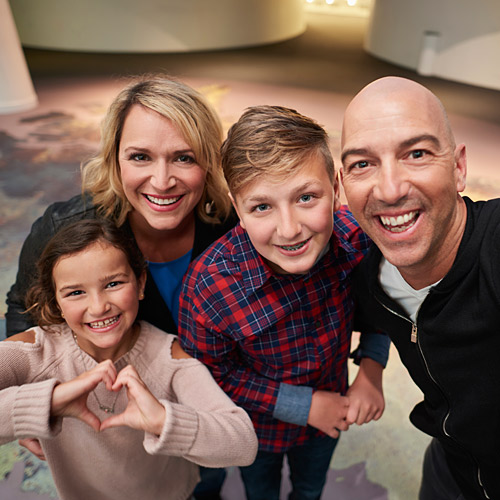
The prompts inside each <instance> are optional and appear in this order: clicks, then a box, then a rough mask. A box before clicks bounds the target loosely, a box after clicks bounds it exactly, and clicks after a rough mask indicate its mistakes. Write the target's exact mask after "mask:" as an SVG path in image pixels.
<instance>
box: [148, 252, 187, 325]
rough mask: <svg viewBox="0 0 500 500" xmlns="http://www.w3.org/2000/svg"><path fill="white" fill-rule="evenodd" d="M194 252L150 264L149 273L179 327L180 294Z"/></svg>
mask: <svg viewBox="0 0 500 500" xmlns="http://www.w3.org/2000/svg"><path fill="white" fill-rule="evenodd" d="M191 253H192V250H189V252H188V253H186V254H184V255H183V256H182V257H179V258H178V259H175V260H172V261H170V262H148V267H149V271H150V272H151V276H153V279H154V280H155V283H156V286H157V287H158V290H159V291H160V294H161V296H162V298H163V300H164V301H165V304H167V307H168V308H169V309H170V312H171V313H172V318H173V319H174V321H175V324H176V325H177V326H178V325H179V294H180V292H181V285H182V278H183V277H184V275H185V274H186V271H187V269H188V267H189V263H190V262H191Z"/></svg>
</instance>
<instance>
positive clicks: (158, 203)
mask: <svg viewBox="0 0 500 500" xmlns="http://www.w3.org/2000/svg"><path fill="white" fill-rule="evenodd" d="M118 161H119V164H120V173H121V178H122V185H123V190H124V192H125V196H126V197H127V200H128V201H129V202H130V204H131V205H132V208H133V210H132V212H131V214H130V217H131V221H132V222H133V223H134V224H135V225H136V226H139V227H142V228H143V229H144V230H148V229H155V230H157V231H171V230H175V229H177V228H178V227H180V226H182V224H183V223H184V222H185V221H186V219H189V218H191V217H193V212H194V209H195V207H196V205H197V204H198V202H199V201H200V199H201V196H202V194H203V189H204V187H205V177H206V174H205V171H204V170H203V168H201V167H200V166H199V165H198V163H197V159H196V157H195V155H194V152H193V150H192V149H191V146H190V145H189V144H188V143H187V142H186V141H185V139H184V137H183V136H182V134H181V133H180V131H179V130H178V128H177V127H176V126H175V124H174V123H172V122H171V121H170V120H168V119H167V118H165V117H163V116H162V115H160V114H159V113H156V112H155V111H152V110H150V109H147V108H145V107H143V106H141V105H139V104H135V105H134V106H132V107H131V108H130V111H129V113H128V115H127V117H126V118H125V122H124V124H123V131H122V136H121V140H120V147H119V150H118Z"/></svg>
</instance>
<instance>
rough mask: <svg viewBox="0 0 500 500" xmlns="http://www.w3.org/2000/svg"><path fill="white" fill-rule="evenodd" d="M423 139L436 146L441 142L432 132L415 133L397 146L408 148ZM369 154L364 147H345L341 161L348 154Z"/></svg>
mask: <svg viewBox="0 0 500 500" xmlns="http://www.w3.org/2000/svg"><path fill="white" fill-rule="evenodd" d="M425 141H430V142H432V143H433V144H434V145H435V146H436V147H440V146H441V143H440V142H439V139H438V138H437V137H436V136H435V135H432V134H422V135H417V136H416V137H411V138H410V139H407V140H406V141H403V142H402V143H401V144H400V145H399V147H400V148H403V149H404V148H409V147H411V146H414V145H415V144H418V143H419V142H425ZM367 154H369V150H368V149H366V148H352V149H346V150H345V151H344V152H343V153H342V156H341V161H342V163H344V161H345V159H346V158H347V157H348V156H350V155H360V156H364V155H367Z"/></svg>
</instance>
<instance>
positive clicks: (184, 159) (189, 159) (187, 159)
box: [177, 155, 196, 163]
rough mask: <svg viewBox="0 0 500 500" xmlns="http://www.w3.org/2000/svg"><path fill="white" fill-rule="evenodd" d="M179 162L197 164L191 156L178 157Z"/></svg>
mask: <svg viewBox="0 0 500 500" xmlns="http://www.w3.org/2000/svg"><path fill="white" fill-rule="evenodd" d="M177 161H178V162H180V163H196V160H195V159H194V158H193V157H192V156H190V155H180V156H178V157H177Z"/></svg>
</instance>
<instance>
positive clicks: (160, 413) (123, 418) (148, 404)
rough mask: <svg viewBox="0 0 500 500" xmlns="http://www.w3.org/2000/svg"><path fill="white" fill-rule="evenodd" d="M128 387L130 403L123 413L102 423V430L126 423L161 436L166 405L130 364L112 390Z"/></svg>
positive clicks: (117, 379)
mask: <svg viewBox="0 0 500 500" xmlns="http://www.w3.org/2000/svg"><path fill="white" fill-rule="evenodd" d="M122 387H126V388H127V397H128V404H127V408H125V411H124V412H123V413H120V414H119V415H113V416H111V417H109V418H107V419H106V420H104V422H102V424H101V430H104V429H108V428H110V427H119V426H122V425H125V426H127V427H132V428H133V429H139V430H143V431H146V432H149V433H151V434H156V435H157V436H159V435H160V434H161V430H162V429H163V424H164V422H165V408H164V406H163V405H162V404H161V403H160V402H159V401H158V400H157V399H156V398H155V396H153V394H151V392H150V391H149V389H148V387H147V386H146V384H145V383H144V382H143V381H142V379H141V377H140V376H139V374H138V373H137V371H136V369H135V368H134V367H133V366H131V365H128V366H126V367H125V368H124V369H123V370H122V371H120V373H119V374H118V377H117V378H116V381H115V383H114V384H113V387H112V390H113V391H119V390H120V389H121V388H122Z"/></svg>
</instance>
